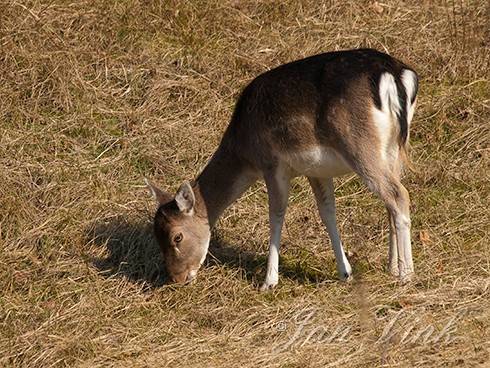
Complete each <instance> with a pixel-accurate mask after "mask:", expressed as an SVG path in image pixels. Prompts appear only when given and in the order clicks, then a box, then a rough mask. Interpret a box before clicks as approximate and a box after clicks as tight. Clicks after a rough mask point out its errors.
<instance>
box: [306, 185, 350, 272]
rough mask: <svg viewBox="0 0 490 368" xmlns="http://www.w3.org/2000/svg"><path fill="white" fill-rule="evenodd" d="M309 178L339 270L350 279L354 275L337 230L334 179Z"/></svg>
mask: <svg viewBox="0 0 490 368" xmlns="http://www.w3.org/2000/svg"><path fill="white" fill-rule="evenodd" d="M308 180H309V182H310V185H311V188H312V189H313V193H314V194H315V199H316V203H317V206H318V211H319V212H320V217H321V219H322V221H323V224H324V225H325V227H326V229H327V232H328V235H329V237H330V240H331V242H332V247H333V251H334V254H335V260H336V263H337V272H338V274H339V277H340V278H341V279H342V280H348V279H349V278H350V277H351V275H352V268H351V266H350V264H349V261H348V260H347V257H346V256H345V252H344V248H343V247H342V241H341V240H340V236H339V232H338V230H337V221H336V218H335V195H334V186H333V179H332V178H327V179H318V178H308Z"/></svg>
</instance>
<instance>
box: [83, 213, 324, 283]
mask: <svg viewBox="0 0 490 368" xmlns="http://www.w3.org/2000/svg"><path fill="white" fill-rule="evenodd" d="M86 243H87V244H89V245H90V246H96V247H100V248H103V249H105V251H106V252H105V253H106V256H104V257H89V262H90V263H92V264H93V266H94V267H95V268H96V269H97V270H98V271H99V273H100V274H101V275H103V276H104V277H107V278H111V277H124V278H126V279H128V280H130V281H132V282H135V283H140V284H143V286H144V288H150V289H152V288H158V287H162V286H164V285H165V284H167V283H168V277H167V274H166V271H165V267H164V263H163V259H162V256H161V252H160V249H159V247H158V245H157V243H156V241H155V239H154V237H153V225H152V224H151V223H150V222H149V221H146V222H144V221H141V222H129V221H128V220H126V219H125V218H123V217H116V218H112V219H110V220H108V221H99V222H96V223H94V224H92V225H91V226H90V227H89V228H88V229H87V231H86ZM266 265H267V256H266V255H262V254H258V253H256V252H252V251H248V250H244V249H241V248H240V247H238V246H233V245H230V244H229V243H228V242H227V241H226V240H225V239H223V237H222V236H221V235H220V233H219V231H218V230H213V232H212V236H211V241H210V245H209V252H208V256H207V257H206V261H205V263H204V265H203V267H213V266H224V267H227V268H232V269H238V270H240V272H241V273H242V275H244V277H245V278H246V279H247V280H248V281H249V282H251V283H253V284H255V285H257V286H258V285H259V282H261V281H262V280H263V279H264V277H265V269H266ZM280 274H281V277H283V278H288V279H291V280H294V281H296V282H298V283H300V284H305V283H318V282H322V281H330V280H331V279H330V278H329V277H328V276H326V275H325V274H323V273H322V274H319V273H318V272H315V271H312V270H308V269H307V268H305V267H302V266H301V265H300V264H299V263H294V262H293V263H292V262H287V263H283V262H281V264H280ZM326 279H327V280H326ZM198 280H199V279H198Z"/></svg>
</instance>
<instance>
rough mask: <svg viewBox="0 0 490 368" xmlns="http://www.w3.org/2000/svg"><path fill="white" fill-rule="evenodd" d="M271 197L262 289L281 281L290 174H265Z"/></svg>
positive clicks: (277, 172) (280, 171) (268, 192)
mask: <svg viewBox="0 0 490 368" xmlns="http://www.w3.org/2000/svg"><path fill="white" fill-rule="evenodd" d="M264 179H265V184H266V186H267V194H268V197H269V226H270V242H269V257H268V259H267V274H266V276H265V282H264V283H263V284H262V286H261V287H260V291H265V290H268V289H271V288H273V287H274V286H276V285H277V283H278V281H279V248H280V242H281V230H282V225H283V223H284V216H285V214H286V208H287V205H288V195H289V180H290V178H289V176H288V175H287V174H286V173H285V172H283V171H282V170H279V169H278V170H276V171H275V172H273V173H270V174H266V175H264Z"/></svg>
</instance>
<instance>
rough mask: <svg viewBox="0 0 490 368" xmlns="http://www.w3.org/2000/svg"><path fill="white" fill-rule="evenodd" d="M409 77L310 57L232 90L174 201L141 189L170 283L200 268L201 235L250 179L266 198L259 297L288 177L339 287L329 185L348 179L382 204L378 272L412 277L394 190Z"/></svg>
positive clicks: (344, 268) (364, 61)
mask: <svg viewBox="0 0 490 368" xmlns="http://www.w3.org/2000/svg"><path fill="white" fill-rule="evenodd" d="M417 88H418V78H417V74H416V73H415V72H414V71H413V70H412V69H411V68H410V67H408V66H406V65H405V64H403V63H402V62H400V61H398V60H397V59H395V58H392V57H391V56H388V55H386V54H384V53H381V52H378V51H376V50H372V49H358V50H350V51H338V52H330V53H325V54H320V55H316V56H312V57H308V58H306V59H302V60H298V61H295V62H292V63H288V64H284V65H281V66H279V67H277V68H275V69H272V70H270V71H267V72H265V73H263V74H262V75H260V76H258V77H257V78H255V79H254V80H253V81H252V82H251V83H250V84H249V85H248V86H247V87H246V88H245V89H244V90H243V92H242V94H241V96H240V98H239V99H238V102H237V104H236V107H235V111H234V113H233V116H232V118H231V122H230V124H229V125H228V128H227V129H226V131H225V133H224V135H223V138H222V140H221V143H220V145H219V147H218V149H217V151H216V152H215V153H214V155H213V156H212V158H211V160H210V161H209V163H208V164H207V165H206V167H205V168H204V170H203V171H202V172H201V173H200V174H199V176H198V177H197V179H196V180H195V181H194V182H193V183H192V184H191V183H189V182H187V181H186V182H184V183H183V184H182V185H181V186H180V188H179V189H178V191H177V193H176V194H175V196H173V195H171V194H169V193H167V192H165V191H162V190H160V189H158V188H157V187H156V186H155V185H153V184H151V183H150V182H148V181H147V185H148V187H149V189H150V190H151V192H152V193H153V195H154V197H155V199H156V201H157V205H158V209H157V211H156V214H155V218H154V230H155V236H156V238H157V240H158V242H159V245H160V247H161V250H162V252H163V257H164V259H165V264H166V268H167V271H168V273H169V276H170V278H171V279H172V281H174V282H178V283H185V282H188V281H190V280H192V279H193V278H194V277H195V276H196V273H197V271H198V269H199V267H200V266H201V264H202V263H203V261H204V259H205V257H206V254H207V251H208V246H209V240H210V234H211V228H212V227H213V226H214V224H215V223H216V221H217V220H218V218H219V217H220V215H221V214H222V213H223V211H224V210H225V209H226V208H227V207H228V206H230V205H231V204H232V203H233V202H234V201H235V200H236V199H237V198H238V197H240V196H241V194H242V193H243V192H244V191H245V190H247V188H249V187H250V186H251V185H252V184H253V183H255V182H256V180H257V179H259V178H263V179H264V180H265V184H266V187H267V193H268V198H269V220H270V244H269V257H268V261H267V273H266V277H265V282H264V284H263V285H262V286H261V288H260V289H261V290H266V289H269V288H272V287H274V286H275V285H276V284H277V283H278V279H279V275H278V268H279V245H280V239H281V229H282V225H283V221H284V215H285V212H286V207H287V203H288V192H289V183H290V180H291V178H292V177H295V176H299V175H304V176H306V177H307V178H308V180H309V183H310V185H311V187H312V189H313V193H314V195H315V198H316V202H317V205H318V209H319V212H320V217H321V219H322V221H323V223H324V224H325V227H326V229H327V232H328V234H329V236H330V239H331V241H332V246H333V250H334V253H335V258H336V262H337V271H338V273H339V276H340V278H341V279H348V278H350V277H351V273H352V269H351V266H350V264H349V261H348V260H347V257H346V256H345V252H344V249H343V247H342V242H341V240H340V237H339V233H338V230H337V224H336V220H335V198H334V186H333V178H334V177H336V176H340V175H343V174H346V173H349V172H352V171H353V172H355V173H357V174H358V175H359V176H360V177H361V179H362V180H363V181H364V182H365V183H366V184H367V186H368V188H369V189H370V190H371V191H372V192H374V193H375V194H377V195H378V196H379V197H380V198H381V199H382V200H383V202H384V203H385V205H386V208H387V211H388V217H389V223H390V236H389V261H388V268H389V270H390V272H391V273H392V274H393V275H396V276H398V277H399V278H400V280H401V281H402V282H406V281H408V280H409V279H410V278H411V276H412V275H413V273H414V269H413V262H412V249H411V243H410V213H409V195H408V192H407V190H406V189H405V187H404V186H403V185H402V184H401V182H400V175H401V169H402V164H403V162H404V161H405V159H406V146H407V142H408V137H409V126H410V121H411V120H412V116H413V113H414V109H415V103H416V94H417Z"/></svg>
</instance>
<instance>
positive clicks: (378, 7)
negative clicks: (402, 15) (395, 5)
mask: <svg viewBox="0 0 490 368" xmlns="http://www.w3.org/2000/svg"><path fill="white" fill-rule="evenodd" d="M373 10H374V11H375V12H376V13H378V14H381V13H383V11H384V10H385V9H384V8H383V7H382V6H381V4H380V3H378V2H377V1H375V2H374V3H373Z"/></svg>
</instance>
